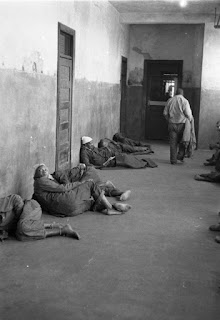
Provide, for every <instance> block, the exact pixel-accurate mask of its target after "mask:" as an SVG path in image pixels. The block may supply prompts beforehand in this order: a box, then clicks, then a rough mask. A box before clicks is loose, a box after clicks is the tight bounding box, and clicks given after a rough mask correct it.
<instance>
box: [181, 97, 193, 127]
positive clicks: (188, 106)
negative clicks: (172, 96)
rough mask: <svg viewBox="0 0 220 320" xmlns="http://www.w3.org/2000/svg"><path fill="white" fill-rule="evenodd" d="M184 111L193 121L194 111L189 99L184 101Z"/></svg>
mask: <svg viewBox="0 0 220 320" xmlns="http://www.w3.org/2000/svg"><path fill="white" fill-rule="evenodd" d="M183 113H184V115H185V117H186V118H187V119H189V121H190V122H191V121H192V111H191V108H190V105H189V102H188V100H185V102H184V107H183Z"/></svg>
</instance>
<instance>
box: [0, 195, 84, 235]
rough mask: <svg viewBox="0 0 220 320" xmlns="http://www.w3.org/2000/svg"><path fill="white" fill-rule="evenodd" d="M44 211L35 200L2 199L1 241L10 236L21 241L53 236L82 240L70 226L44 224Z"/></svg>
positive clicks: (0, 202) (17, 196)
mask: <svg viewBox="0 0 220 320" xmlns="http://www.w3.org/2000/svg"><path fill="white" fill-rule="evenodd" d="M41 216H42V210H41V207H40V205H39V203H38V202H37V201H35V200H33V199H31V200H23V199H22V198H21V197H20V196H19V195H17V194H12V195H9V196H7V197H4V198H1V199H0V240H2V241H3V240H5V239H7V238H8V236H9V235H12V236H15V237H16V238H17V239H18V240H20V241H29V240H41V239H45V238H48V237H53V236H68V237H71V238H75V239H78V240H79V239H80V236H79V234H78V233H77V232H76V231H74V230H73V229H72V227H71V225H70V224H66V225H63V224H59V223H55V222H54V223H44V222H43V220H41Z"/></svg>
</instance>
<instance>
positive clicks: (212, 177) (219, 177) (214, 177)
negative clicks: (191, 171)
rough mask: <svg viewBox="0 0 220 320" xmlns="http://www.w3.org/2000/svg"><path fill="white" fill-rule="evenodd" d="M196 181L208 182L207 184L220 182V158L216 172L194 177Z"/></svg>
mask: <svg viewBox="0 0 220 320" xmlns="http://www.w3.org/2000/svg"><path fill="white" fill-rule="evenodd" d="M194 179H195V180H198V181H206V182H218V183H219V182H220V157H219V158H218V160H217V161H216V164H215V171H211V172H210V173H201V174H196V175H195V176H194Z"/></svg>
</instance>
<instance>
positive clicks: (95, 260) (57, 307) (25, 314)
mask: <svg viewBox="0 0 220 320" xmlns="http://www.w3.org/2000/svg"><path fill="white" fill-rule="evenodd" d="M152 146H153V149H154V151H155V153H154V154H152V155H150V156H147V157H150V158H151V159H153V160H155V161H156V163H157V164H158V168H153V169H152V168H146V169H141V170H120V171H119V170H111V171H100V174H101V176H102V177H103V179H109V180H112V181H113V182H114V183H115V184H116V185H117V186H119V187H120V188H122V189H128V188H129V189H131V190H132V197H131V199H130V200H129V201H128V203H130V204H131V205H132V209H131V210H130V211H129V212H127V213H126V214H125V215H122V216H112V217H109V216H105V215H102V214H98V213H90V212H88V213H84V214H83V215H81V216H78V217H74V218H69V219H67V218H64V219H61V218H54V217H51V216H48V215H43V218H44V220H45V221H60V220H61V221H62V222H66V221H69V222H70V223H71V224H72V226H73V227H74V228H75V229H77V230H78V231H79V233H80V235H81V236H82V239H81V240H80V241H77V240H73V239H68V238H65V237H64V238H63V237H57V238H48V239H46V240H42V241H36V242H28V243H22V242H18V241H16V240H14V239H12V240H8V241H5V242H4V243H3V244H0V246H1V259H0V268H1V269H0V270H1V282H0V290H1V291H0V292H1V299H0V305H1V313H0V318H1V320H15V319H16V320H20V319H21V320H26V319H32V320H39V319H41V320H48V319H49V320H50V319H53V320H69V319H71V320H81V319H83V320H84V319H89V320H98V319H101V320H110V319H121V320H124V319H126V320H127V319H130V320H148V319H149V320H197V319H199V320H208V319H210V320H217V319H219V318H220V269H219V266H220V254H219V251H220V244H217V243H215V242H214V237H215V235H216V234H217V233H213V232H211V231H209V230H208V227H209V225H211V224H215V223H217V222H218V211H220V200H219V199H220V198H219V192H220V189H219V188H220V186H219V185H216V184H212V183H207V182H199V181H195V180H194V179H193V177H194V175H195V174H197V173H203V172H208V171H210V167H204V166H203V162H204V160H205V159H206V158H207V157H209V156H210V155H211V152H210V151H196V152H195V154H194V158H193V159H187V160H186V162H185V164H184V165H182V164H179V165H176V166H172V165H170V164H169V147H168V145H165V144H153V145H152ZM113 200H114V199H111V201H112V202H113Z"/></svg>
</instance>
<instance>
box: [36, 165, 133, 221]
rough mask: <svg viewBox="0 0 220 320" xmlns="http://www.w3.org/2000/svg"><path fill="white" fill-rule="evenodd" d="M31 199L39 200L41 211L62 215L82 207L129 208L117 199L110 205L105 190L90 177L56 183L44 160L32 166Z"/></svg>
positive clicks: (78, 211)
mask: <svg viewBox="0 0 220 320" xmlns="http://www.w3.org/2000/svg"><path fill="white" fill-rule="evenodd" d="M33 199H35V200H36V201H38V202H39V204H40V205H41V207H42V209H43V210H44V211H47V212H48V213H49V214H52V215H55V216H62V217H63V216H76V215H79V214H82V213H83V212H85V211H99V212H102V213H104V214H107V215H113V214H121V213H123V212H126V211H128V210H129V209H130V208H131V206H129V205H127V204H122V203H117V202H116V203H114V204H113V205H111V203H110V202H109V201H108V200H107V198H106V196H105V191H104V190H102V189H101V188H100V186H99V185H98V184H97V183H96V182H94V180H93V179H89V180H84V181H76V182H70V183H65V184H63V183H59V182H58V181H57V180H56V179H55V178H54V177H53V176H52V175H51V174H50V173H49V171H48V168H47V167H46V166H45V165H44V164H41V165H39V166H38V167H37V168H36V170H35V174H34V194H33ZM114 209H115V210H114Z"/></svg>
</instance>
